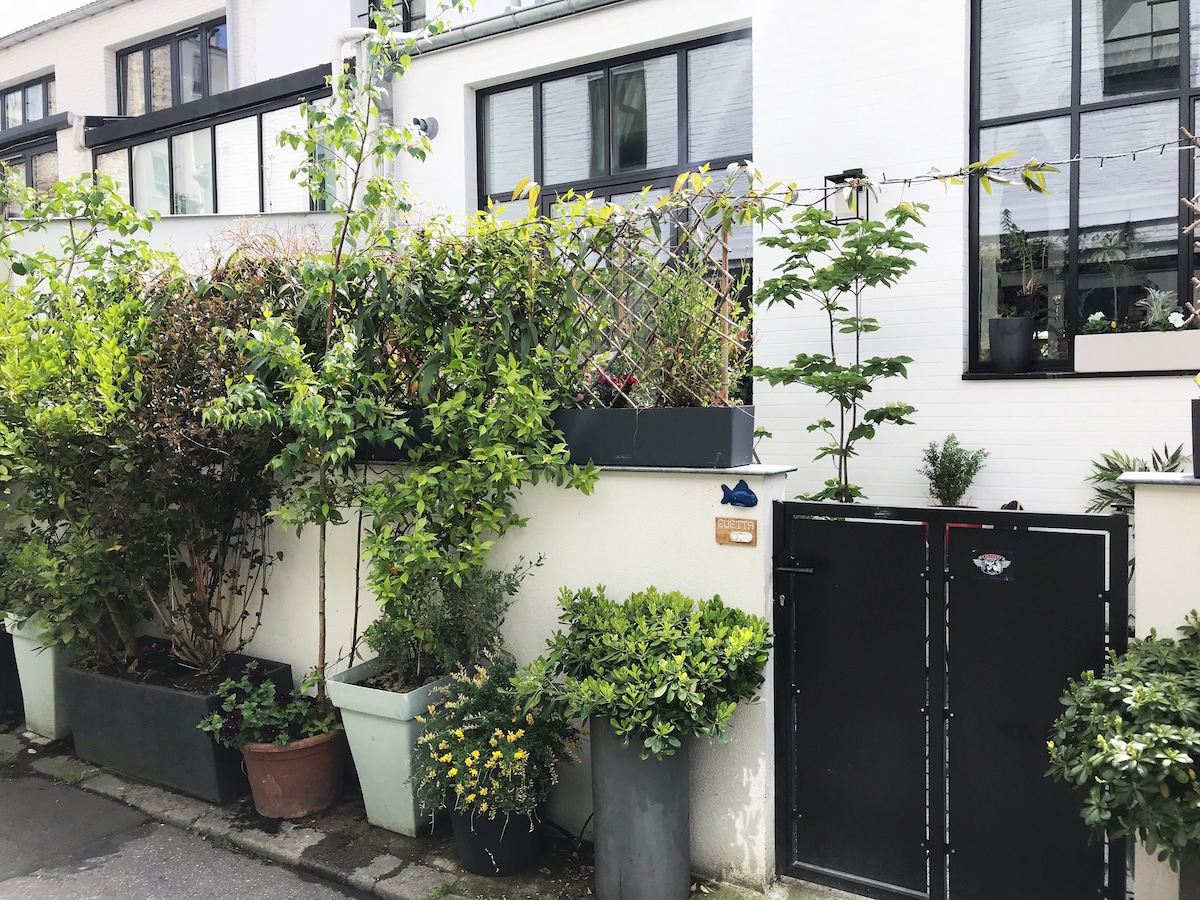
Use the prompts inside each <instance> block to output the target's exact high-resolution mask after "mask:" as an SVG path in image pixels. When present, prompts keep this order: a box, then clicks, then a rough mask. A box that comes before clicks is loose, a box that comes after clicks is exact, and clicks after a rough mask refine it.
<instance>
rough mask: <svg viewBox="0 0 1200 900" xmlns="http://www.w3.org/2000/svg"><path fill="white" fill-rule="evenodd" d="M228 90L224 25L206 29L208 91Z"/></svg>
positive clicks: (226, 32)
mask: <svg viewBox="0 0 1200 900" xmlns="http://www.w3.org/2000/svg"><path fill="white" fill-rule="evenodd" d="M227 90H229V33H228V31H227V29H226V26H225V25H217V26H215V27H213V28H210V29H209V30H208V93H209V94H210V95H212V94H219V93H221V92H222V91H227Z"/></svg>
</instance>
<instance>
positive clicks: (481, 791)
mask: <svg viewBox="0 0 1200 900" xmlns="http://www.w3.org/2000/svg"><path fill="white" fill-rule="evenodd" d="M487 791H488V789H487V788H485V787H481V788H480V789H479V796H480V797H486V796H487Z"/></svg>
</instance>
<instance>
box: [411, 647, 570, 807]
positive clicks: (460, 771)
mask: <svg viewBox="0 0 1200 900" xmlns="http://www.w3.org/2000/svg"><path fill="white" fill-rule="evenodd" d="M516 671H517V669H516V663H515V662H514V661H513V660H512V658H511V657H508V656H504V657H498V658H495V659H493V660H491V663H490V665H489V666H488V667H487V668H484V667H483V666H476V667H475V668H474V670H473V671H467V670H465V669H460V670H458V671H457V672H455V673H454V674H453V675H452V676H451V677H452V679H453V680H452V681H451V683H450V684H448V685H446V686H444V687H441V688H438V689H437V691H438V692H439V693H440V694H441V695H442V699H441V700H440V701H439V702H437V703H434V704H433V705H431V706H430V707H429V715H427V716H422V717H419V719H418V721H420V722H422V723H423V724H424V726H425V730H424V733H422V735H421V736H420V738H418V740H417V747H418V760H421V761H423V763H424V765H423V767H422V769H421V770H420V775H419V782H418V784H417V796H418V797H419V798H420V800H421V804H422V806H423V807H425V808H426V809H427V810H429V811H430V812H433V811H434V810H437V809H439V808H441V807H443V806H446V805H448V803H450V802H453V803H454V808H455V809H458V810H468V809H470V810H473V811H474V812H475V813H476V814H483V815H486V816H487V817H488V818H489V819H494V818H496V816H497V815H499V814H509V813H517V814H520V815H532V814H533V812H534V810H535V809H536V808H537V806H538V805H539V804H541V803H543V802H545V800H546V798H547V796H549V794H550V788H551V786H552V785H554V784H556V783H557V782H558V773H557V768H556V767H557V764H558V762H559V761H560V760H563V759H569V760H571V761H574V760H575V759H576V758H577V757H576V754H575V744H576V741H577V740H578V738H579V731H578V730H577V729H576V728H575V727H574V726H573V725H572V724H571V722H570V720H569V719H567V718H566V717H565V716H563V715H562V714H560V713H558V712H553V711H551V710H549V709H547V708H545V707H534V708H532V709H530V710H528V711H525V710H524V709H522V707H521V704H520V701H519V700H518V698H517V694H516V691H515V690H514V689H513V687H512V684H511V682H512V679H513V677H514V676H515V675H516ZM422 751H424V754H425V755H424V756H421V755H420V754H421V752H422ZM451 795H453V798H454V799H453V800H451V799H450V796H451Z"/></svg>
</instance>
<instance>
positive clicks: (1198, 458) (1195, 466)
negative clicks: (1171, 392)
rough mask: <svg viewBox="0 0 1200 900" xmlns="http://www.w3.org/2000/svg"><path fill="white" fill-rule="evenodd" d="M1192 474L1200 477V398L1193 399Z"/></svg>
mask: <svg viewBox="0 0 1200 900" xmlns="http://www.w3.org/2000/svg"><path fill="white" fill-rule="evenodd" d="M1192 475H1193V476H1194V477H1196V478H1200V400H1193V401H1192Z"/></svg>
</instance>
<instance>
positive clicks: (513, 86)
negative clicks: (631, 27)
mask: <svg viewBox="0 0 1200 900" xmlns="http://www.w3.org/2000/svg"><path fill="white" fill-rule="evenodd" d="M752 40H753V38H752V33H751V30H750V29H748V28H743V29H739V30H736V31H729V32H725V33H722V34H719V35H714V36H712V37H706V38H700V39H697V40H692V41H686V42H684V43H679V44H670V45H667V46H664V47H656V48H654V49H651V50H643V51H640V52H638V53H631V54H627V55H624V56H617V57H612V58H609V59H605V60H601V61H596V62H592V63H585V64H582V65H578V66H572V67H570V68H567V69H556V70H554V71H551V72H546V73H543V74H539V75H534V76H530V77H527V78H522V79H518V80H515V81H508V82H505V83H503V84H498V85H494V86H491V87H487V88H483V89H480V90H478V91H476V94H475V160H476V171H475V177H476V194H477V202H478V204H479V208H480V209H486V208H487V206H488V202H489V200H491V201H492V202H493V203H495V204H496V205H500V206H507V205H511V202H512V201H511V196H512V195H511V194H507V195H506V194H491V195H489V194H488V193H487V192H486V188H487V180H486V172H485V167H486V164H487V159H486V152H485V144H486V133H485V131H486V122H485V119H484V99H485V98H486V97H489V96H493V95H495V94H502V93H505V92H507V91H511V90H517V89H519V88H524V87H531V88H532V89H533V90H532V93H533V103H532V115H533V172H532V173H531V176H530V177H531V178H532V179H533V181H535V182H537V183H538V184H539V185H541V196H540V199H539V204H540V206H541V211H542V213H543V214H545V215H549V213H550V209H551V207H552V206H553V205H554V203H555V201H556V199H557V198H558V196H560V195H561V194H563V193H565V192H566V191H568V190H573V191H574V192H575V193H576V194H586V193H593V194H595V196H596V197H598V198H602V199H607V198H609V197H611V196H612V195H614V194H626V193H636V192H638V191H640V190H642V189H643V188H646V187H649V188H651V189H652V190H654V189H662V188H668V189H669V188H670V187H671V186H672V185H673V184H674V183H675V179H676V178H677V177H678V176H679V174H680V173H681V172H686V171H691V170H695V169H696V168H697V167H698V166H700V165H702V164H704V163H708V164H709V165H710V166H711V168H712V170H713V171H720V170H722V169H724V168H725V167H726V166H728V165H730V164H731V163H736V164H741V163H743V162H744V161H745V160H747V159H751V158H753V156H752V151H753V140H754V135H753V128H752V129H751V131H750V133H749V134H747V135H746V144H747V145H746V148H745V149H744V150H742V151H738V152H736V153H731V154H726V155H724V156H720V157H714V158H712V159H691V158H690V153H689V150H688V90H689V87H688V78H687V74H688V70H687V62H688V53H689V52H690V51H692V50H696V49H699V48H703V47H713V46H720V45H721V44H728V43H733V42H737V41H748V42H749V41H752ZM672 54H674V55H675V57H676V65H677V71H678V77H677V78H676V88H677V91H678V95H677V97H676V100H677V105H678V115H677V117H676V128H677V132H678V133H677V142H676V152H677V157H676V162H675V163H671V164H670V165H666V166H658V167H655V168H652V169H651V168H647V169H642V170H626V171H621V172H614V171H613V166H612V158H611V157H612V104H613V92H612V90H611V84H612V70H613V69H616V68H620V67H621V66H624V65H628V64H629V63H636V62H644V61H646V60H650V59H659V58H661V57H664V56H670V55H672ZM599 70H603V77H604V96H605V123H604V159H605V169H606V172H607V174H605V175H602V176H598V177H592V178H583V179H576V180H573V181H569V182H557V183H553V184H551V183H546V184H543V183H542V178H543V173H544V170H545V166H544V141H543V134H542V86H543V85H545V84H546V83H548V82H553V81H558V80H560V79H563V78H570V77H572V76H575V75H584V74H588V73H592V72H596V71H599ZM751 90H753V84H752V85H751ZM514 187H515V185H514Z"/></svg>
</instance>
